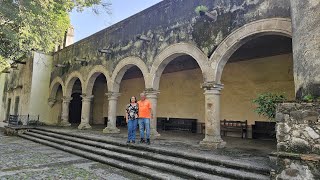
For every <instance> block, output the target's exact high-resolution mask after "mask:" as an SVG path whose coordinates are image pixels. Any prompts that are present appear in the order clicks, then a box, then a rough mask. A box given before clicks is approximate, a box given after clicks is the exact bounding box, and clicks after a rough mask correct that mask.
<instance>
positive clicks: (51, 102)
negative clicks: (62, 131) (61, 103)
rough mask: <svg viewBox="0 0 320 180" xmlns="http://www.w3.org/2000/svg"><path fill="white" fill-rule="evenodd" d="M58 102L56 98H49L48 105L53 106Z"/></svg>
mask: <svg viewBox="0 0 320 180" xmlns="http://www.w3.org/2000/svg"><path fill="white" fill-rule="evenodd" d="M56 102H57V100H56V99H55V98H49V99H48V105H49V106H50V107H51V108H52V107H53V106H54V104H55V103H56Z"/></svg>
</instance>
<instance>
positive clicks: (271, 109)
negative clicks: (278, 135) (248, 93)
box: [253, 93, 286, 120]
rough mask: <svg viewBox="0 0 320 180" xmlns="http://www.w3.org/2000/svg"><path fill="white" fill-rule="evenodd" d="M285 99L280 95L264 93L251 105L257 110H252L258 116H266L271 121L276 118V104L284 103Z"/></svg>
mask: <svg viewBox="0 0 320 180" xmlns="http://www.w3.org/2000/svg"><path fill="white" fill-rule="evenodd" d="M285 100H286V98H285V97H284V95H282V94H280V95H279V94H274V93H264V94H260V95H259V96H258V97H257V98H256V99H254V100H253V103H255V104H257V108H256V109H255V110H254V111H255V112H256V113H258V114H259V115H263V116H266V117H267V118H268V119H270V120H272V119H274V118H275V116H276V103H279V102H283V101H285Z"/></svg>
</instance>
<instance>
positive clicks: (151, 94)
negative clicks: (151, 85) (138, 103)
mask: <svg viewBox="0 0 320 180" xmlns="http://www.w3.org/2000/svg"><path fill="white" fill-rule="evenodd" d="M144 93H145V94H146V96H147V98H157V97H158V94H160V91H159V90H155V89H146V90H144Z"/></svg>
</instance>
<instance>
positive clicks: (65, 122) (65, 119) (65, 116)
mask: <svg viewBox="0 0 320 180" xmlns="http://www.w3.org/2000/svg"><path fill="white" fill-rule="evenodd" d="M71 100H72V97H63V98H62V111H61V122H60V126H71V124H70V123H69V104H70V101H71Z"/></svg>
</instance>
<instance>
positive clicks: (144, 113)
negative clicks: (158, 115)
mask: <svg viewBox="0 0 320 180" xmlns="http://www.w3.org/2000/svg"><path fill="white" fill-rule="evenodd" d="M140 98H141V100H140V101H138V106H139V120H138V122H139V130H140V138H141V140H140V143H144V142H145V140H144V130H146V139H147V144H148V145H149V144H150V119H151V118H152V109H151V103H150V101H149V100H147V99H146V94H145V93H141V94H140Z"/></svg>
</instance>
